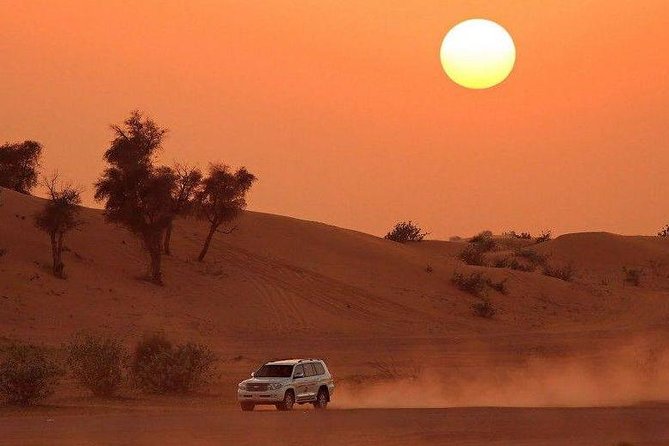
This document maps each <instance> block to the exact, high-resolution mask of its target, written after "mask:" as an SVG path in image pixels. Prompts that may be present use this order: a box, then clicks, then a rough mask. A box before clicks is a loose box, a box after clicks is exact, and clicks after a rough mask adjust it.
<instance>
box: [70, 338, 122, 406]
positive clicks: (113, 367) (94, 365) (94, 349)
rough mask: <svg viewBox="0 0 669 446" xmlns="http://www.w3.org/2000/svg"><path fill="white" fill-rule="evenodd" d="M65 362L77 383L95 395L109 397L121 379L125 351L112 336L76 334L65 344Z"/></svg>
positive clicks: (116, 388)
mask: <svg viewBox="0 0 669 446" xmlns="http://www.w3.org/2000/svg"><path fill="white" fill-rule="evenodd" d="M67 353H68V355H67V363H68V365H69V366H70V369H71V371H72V374H73V375H74V378H75V379H76V380H77V381H78V382H79V384H80V385H82V386H83V387H85V388H86V389H88V390H90V391H91V392H93V394H94V395H97V396H111V395H114V394H115V393H116V391H117V390H118V387H119V385H120V384H121V381H122V380H123V364H124V361H125V359H126V352H125V349H124V348H123V345H122V344H121V342H120V341H119V340H117V339H115V338H112V337H104V336H93V335H78V336H76V337H75V338H74V339H73V340H72V341H71V342H70V343H69V344H68V345H67Z"/></svg>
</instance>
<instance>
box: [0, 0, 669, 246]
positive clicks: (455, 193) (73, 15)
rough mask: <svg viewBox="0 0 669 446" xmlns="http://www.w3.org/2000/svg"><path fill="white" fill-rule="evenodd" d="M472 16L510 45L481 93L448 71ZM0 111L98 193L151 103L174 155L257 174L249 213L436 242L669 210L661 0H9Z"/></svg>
mask: <svg viewBox="0 0 669 446" xmlns="http://www.w3.org/2000/svg"><path fill="white" fill-rule="evenodd" d="M472 17H484V18H489V19H492V20H495V21H497V22H499V23H500V24H502V25H503V26H504V27H505V28H506V29H507V30H509V32H510V33H511V34H512V36H513V38H514V40H515V42H516V46H517V52H518V58H517V62H516V67H515V69H514V71H513V73H512V74H511V76H510V77H509V79H507V80H506V81H505V82H504V83H503V84H501V85H500V86H498V87H495V88H493V89H491V90H484V91H475V90H466V89H463V88H462V87H458V86H456V85H455V84H454V83H452V82H451V81H450V80H449V79H448V78H447V77H446V76H445V75H444V73H443V71H442V69H441V66H440V63H439V46H440V44H441V40H442V38H443V36H444V35H445V33H446V32H447V31H448V29H449V28H450V27H451V26H453V25H454V24H456V23H458V22H460V21H462V20H464V19H467V18H472ZM0 103H1V104H2V105H1V106H0V122H1V123H2V125H1V126H0V141H2V142H4V141H15V140H24V139H36V140H39V141H41V142H42V143H43V144H44V145H45V148H46V154H45V159H44V168H45V171H51V170H53V169H58V170H59V171H60V172H61V174H62V175H63V176H65V177H68V178H71V179H73V180H75V182H77V183H79V184H81V185H83V186H85V187H86V194H85V195H86V199H87V203H88V204H94V203H93V201H92V199H91V196H92V190H93V187H92V185H91V184H92V183H93V182H94V181H95V179H96V177H97V176H98V174H99V173H100V171H101V170H102V168H103V162H102V158H101V157H102V153H103V151H104V150H105V149H106V147H107V144H108V141H109V139H110V137H111V134H110V132H109V128H108V125H109V124H110V123H116V122H120V121H122V120H123V119H124V118H125V117H126V116H127V115H128V113H129V111H130V110H132V109H134V108H139V109H142V110H144V111H146V112H147V113H149V114H150V115H151V116H152V117H154V118H155V119H156V120H157V121H158V122H159V123H160V124H162V125H165V126H167V127H169V128H170V129H171V133H170V135H169V139H168V140H167V142H166V145H165V150H164V152H163V155H162V160H163V161H164V162H168V163H171V162H172V161H173V160H178V161H190V162H195V163H200V164H202V165H206V163H207V162H208V161H224V162H226V163H229V164H232V165H240V164H244V165H246V166H247V167H248V168H249V169H250V170H251V171H253V172H255V173H256V174H257V175H258V176H259V178H260V182H259V183H258V184H257V185H256V186H255V187H254V191H253V193H252V195H251V199H250V209H253V210H259V211H266V212H271V213H277V214H284V215H292V216H296V217H300V218H306V219H311V220H319V221H324V222H327V223H331V224H335V225H338V226H344V227H349V228H354V229H359V230H363V231H366V232H371V233H375V234H380V235H382V234H384V233H385V230H386V229H387V228H389V227H390V226H391V225H392V224H393V223H394V222H395V221H398V220H403V219H413V220H415V221H418V222H419V223H420V224H421V225H423V226H424V227H425V228H426V229H427V230H428V231H430V232H431V233H432V236H433V237H437V238H442V237H447V236H450V235H455V234H459V235H469V234H472V233H474V232H477V231H479V230H482V229H491V230H493V231H495V232H498V231H503V230H507V229H516V230H519V231H520V230H531V231H533V232H536V231H539V230H541V229H552V230H553V231H554V232H557V233H562V232H571V231H586V230H609V231H613V232H620V233H643V234H651V233H655V232H656V231H657V230H658V229H659V228H660V226H662V225H663V224H665V223H669V200H667V198H666V191H668V190H669V175H667V171H668V168H669V153H668V150H667V149H669V111H668V109H669V3H668V2H667V1H666V0H643V1H629V0H600V1H585V0H578V1H565V0H561V1H526V0H519V1H504V0H496V1H494V2H493V1H457V0H435V1H432V0H421V1H414V2H409V1H406V0H365V1H360V0H336V1H334V0H333V1H329V0H328V1H326V0H311V1H307V0H302V1H296V0H292V1H288V0H284V1H279V0H263V1H251V0H239V1H190V2H181V1H173V2H167V1H165V2H163V1H139V2H137V1H105V2H90V1H87V0H80V1H60V0H59V1H56V0H51V1H32V0H26V1H20V2H19V1H11V0H0Z"/></svg>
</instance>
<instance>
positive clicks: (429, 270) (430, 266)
mask: <svg viewBox="0 0 669 446" xmlns="http://www.w3.org/2000/svg"><path fill="white" fill-rule="evenodd" d="M433 271H434V268H432V265H427V266H426V267H425V272H426V273H431V272H433Z"/></svg>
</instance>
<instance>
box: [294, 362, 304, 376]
mask: <svg viewBox="0 0 669 446" xmlns="http://www.w3.org/2000/svg"><path fill="white" fill-rule="evenodd" d="M297 375H302V376H306V375H305V374H304V367H302V365H301V364H300V365H296V366H295V370H293V378H294V377H295V376H297Z"/></svg>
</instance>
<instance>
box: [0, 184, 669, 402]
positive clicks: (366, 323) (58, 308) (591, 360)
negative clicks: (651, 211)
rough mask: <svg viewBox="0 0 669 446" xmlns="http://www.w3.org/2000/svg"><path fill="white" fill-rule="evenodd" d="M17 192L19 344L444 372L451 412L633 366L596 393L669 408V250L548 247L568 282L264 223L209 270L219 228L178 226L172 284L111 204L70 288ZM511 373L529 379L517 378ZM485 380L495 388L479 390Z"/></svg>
mask: <svg viewBox="0 0 669 446" xmlns="http://www.w3.org/2000/svg"><path fill="white" fill-rule="evenodd" d="M2 195H3V202H4V205H3V206H2V207H0V247H2V248H4V249H6V254H5V255H4V256H3V257H2V258H0V321H2V324H0V336H1V337H2V338H1V339H3V340H5V341H9V340H22V341H31V342H41V343H46V344H49V345H59V344H60V343H61V342H63V341H65V340H66V339H67V338H68V337H69V336H70V335H71V334H72V333H74V332H76V331H79V330H82V329H90V330H97V331H106V332H110V333H114V334H116V335H118V336H121V337H123V338H124V339H126V340H127V341H128V342H132V341H134V340H135V339H136V338H137V337H139V336H140V335H141V334H142V333H144V332H146V331H151V330H156V329H163V328H165V329H167V330H168V331H169V333H170V334H171V335H172V336H174V337H177V338H183V339H194V340H197V341H201V342H206V343H208V344H209V345H211V346H212V347H213V348H214V349H215V350H216V351H217V352H219V353H220V354H221V357H222V358H223V359H224V363H223V364H224V367H223V369H224V371H223V376H222V380H223V382H226V383H227V382H230V383H232V382H234V381H236V380H238V379H240V378H242V377H243V376H245V375H246V374H247V373H248V371H249V370H251V368H252V367H254V366H256V365H257V363H259V362H261V361H264V360H265V359H267V358H270V357H279V356H308V355H313V356H321V357H325V358H327V359H328V360H329V361H330V363H331V364H332V367H333V368H334V369H335V371H336V373H337V376H338V378H340V379H341V380H342V381H343V383H344V384H347V383H348V385H350V386H352V388H353V387H354V386H355V385H356V383H359V382H360V380H363V381H364V380H369V379H372V380H374V381H375V382H376V381H378V382H382V381H383V380H385V379H409V380H412V379H415V380H418V381H416V382H422V381H420V380H425V379H428V380H433V378H434V375H435V372H434V371H435V370H437V371H439V373H437V375H439V379H440V380H443V381H444V382H447V383H449V384H448V387H447V389H449V390H451V389H452V388H453V386H459V387H458V389H459V392H460V394H461V395H463V397H462V398H452V396H453V392H452V391H449V392H448V395H450V397H451V399H439V400H438V401H437V402H436V403H435V402H434V401H433V402H432V403H430V405H435V404H436V405H439V404H440V403H443V404H455V405H459V404H464V405H466V403H467V400H468V399H470V400H472V402H479V403H493V402H495V401H497V402H500V403H502V404H504V403H507V404H514V403H517V404H532V400H527V401H525V400H523V399H522V398H520V399H518V398H517V399H516V400H513V399H512V398H511V399H510V396H511V394H513V393H514V392H512V391H510V390H509V389H513V388H516V389H517V388H518V386H519V381H518V379H517V377H518V376H524V378H525V379H529V380H530V381H532V380H534V383H535V384H534V385H535V387H541V386H545V385H547V384H545V383H554V384H555V385H558V384H559V382H555V381H553V380H552V378H553V377H552V376H550V374H551V373H552V372H551V370H552V371H554V370H568V374H569V373H571V374H572V375H571V376H572V378H574V377H583V376H585V375H587V374H588V373H590V372H589V370H591V369H592V368H593V367H595V368H596V367H605V368H606V369H611V370H615V371H614V372H611V373H609V375H610V376H609V375H606V374H605V375H606V376H607V378H606V380H608V381H607V383H608V384H606V385H605V386H603V388H599V389H596V391H592V392H590V393H587V392H586V394H588V395H591V396H592V398H591V400H593V401H594V400H596V401H595V402H602V401H604V399H602V395H603V394H606V388H607V386H609V385H616V386H618V385H619V384H620V383H623V382H624V383H630V382H633V383H634V386H628V387H629V388H630V389H633V390H632V391H630V392H631V393H629V394H624V395H618V394H616V395H615V397H616V398H614V399H615V400H616V401H622V400H626V401H628V400H630V399H634V398H641V399H642V398H652V397H653V396H656V395H657V396H658V397H661V396H663V394H664V391H665V388H667V389H669V386H666V384H667V383H665V382H663V381H662V382H660V381H661V380H660V381H657V382H655V384H653V385H652V386H650V387H648V386H645V385H644V384H643V382H642V383H641V384H638V385H637V381H642V378H641V377H639V376H638V373H641V372H640V371H639V370H641V369H640V368H639V367H641V366H638V364H640V363H641V364H646V365H645V366H647V368H648V370H650V371H648V370H646V369H643V370H642V372H643V373H647V374H648V373H655V372H656V371H657V369H658V367H663V366H664V365H665V364H666V359H665V357H666V355H665V347H666V345H665V344H666V342H665V339H667V337H666V329H667V327H668V324H667V322H668V321H669V291H668V290H669V279H668V278H667V276H668V275H669V241H667V240H664V239H660V238H657V237H627V236H619V235H614V234H606V233H583V234H567V235H563V236H561V237H558V238H557V239H555V240H553V241H550V242H547V243H543V244H540V245H536V246H534V247H532V248H533V249H536V250H537V251H540V252H542V253H544V254H547V255H549V261H550V262H555V263H559V264H563V263H564V264H566V263H571V264H573V265H574V267H575V268H576V277H575V280H574V281H573V282H565V281H561V280H558V279H555V278H552V277H547V276H544V275H543V274H541V273H540V272H521V271H514V270H510V269H498V268H484V267H472V266H467V265H464V264H463V263H462V262H461V261H460V260H458V259H457V254H458V253H459V252H460V250H461V249H462V248H463V247H464V246H465V242H444V241H426V242H423V243H418V244H407V245H402V244H398V243H394V242H391V241H388V240H384V239H381V238H378V237H375V236H372V235H368V234H363V233H360V232H355V231H350V230H346V229H341V228H337V227H333V226H329V225H325V224H321V223H316V222H309V221H304V220H298V219H293V218H288V217H281V216H276V215H268V214H262V213H256V212H246V213H245V214H244V215H243V217H241V218H240V219H239V221H238V222H237V223H236V225H237V226H238V230H236V231H234V232H233V233H232V234H230V235H223V234H221V235H218V236H217V237H216V239H215V241H214V243H213V244H212V248H211V251H210V253H209V256H208V258H207V260H206V261H205V262H204V263H198V262H197V261H195V260H194V258H195V256H196V254H197V252H198V249H199V247H200V243H201V242H202V240H203V238H204V234H205V230H206V228H205V226H204V225H203V224H202V223H199V222H195V221H185V220H180V221H178V222H177V224H176V227H175V231H174V235H173V255H172V256H170V257H166V258H165V265H164V274H165V278H166V285H165V286H164V287H158V286H155V285H152V284H149V283H147V282H145V281H143V280H140V276H142V274H143V273H144V271H145V268H146V265H145V258H144V255H143V253H142V251H141V250H140V248H139V245H138V243H137V241H136V240H135V239H134V238H133V237H132V236H131V235H130V234H128V233H127V232H126V231H125V230H123V229H121V228H118V227H115V226H113V225H109V224H107V223H105V222H104V220H103V216H102V212H101V211H99V210H94V209H85V210H84V211H83V216H84V218H85V220H86V225H85V226H84V227H83V228H82V230H81V231H77V232H75V233H72V234H71V236H70V237H69V239H68V241H67V247H68V252H66V254H65V263H66V273H67V275H68V278H67V280H59V279H56V278H54V277H53V276H52V275H51V274H50V272H49V261H50V257H49V256H50V254H49V250H48V239H47V237H46V236H45V235H44V234H43V233H40V232H39V231H38V230H37V229H36V228H35V227H34V225H33V223H32V215H33V214H34V213H35V211H36V210H37V209H38V208H39V207H40V206H41V205H42V201H41V200H40V199H37V198H34V197H28V196H23V195H19V194H16V193H13V192H11V191H7V190H4V191H3V194H2ZM427 265H430V266H431V268H432V272H427V271H426V267H427ZM623 267H627V268H640V269H643V271H644V272H643V275H642V283H641V286H639V287H635V286H631V285H629V284H626V283H625V282H624V273H623ZM455 270H458V271H463V272H466V271H482V272H483V273H484V274H486V275H488V276H490V277H492V278H495V279H496V280H504V279H506V280H507V285H508V289H509V292H508V294H507V295H502V294H499V293H494V292H493V293H490V296H489V298H490V300H491V301H492V302H493V304H494V305H495V306H496V307H498V309H499V313H498V314H497V315H496V316H495V318H493V319H492V320H486V319H482V318H478V317H475V316H474V315H473V314H472V312H471V308H470V306H471V304H472V303H474V302H476V301H477V300H478V298H476V297H474V296H471V295H468V294H466V293H463V292H462V291H459V290H458V289H456V288H455V287H454V286H453V285H452V284H451V283H450V278H451V275H452V273H453V271H455ZM231 358H236V359H235V360H233V359H231ZM575 361H576V362H575ZM647 363H648V364H650V365H648V364H647ZM612 364H613V365H615V367H612V366H611V365H612ZM645 366H644V367H645ZM642 368H643V367H642ZM519 370H521V371H523V370H524V371H525V373H526V375H518V373H519ZM574 370H576V372H575V371H574ZM509 374H512V375H513V377H514V378H513V379H511V378H509V379H507V378H508V376H509ZM527 374H531V375H532V376H528V375H527ZM603 376H604V375H603ZM504 377H507V378H504ZM446 378H447V379H446ZM500 379H502V380H505V379H506V382H507V383H511V382H513V383H514V384H513V385H514V386H516V387H512V386H511V387H509V388H508V389H507V390H506V391H501V392H500V391H497V390H499V389H497V390H494V389H493V390H494V391H489V390H485V392H484V395H486V396H487V399H486V398H479V399H478V400H477V398H475V397H474V396H473V395H475V394H476V392H478V391H479V390H480V389H481V388H484V389H489V387H490V386H489V385H488V384H489V383H490V382H499V380H500ZM576 379H577V378H576ZM644 379H645V378H644ZM472 381H476V382H479V383H484V385H483V387H471V388H469V389H467V388H465V387H466V386H467V385H470V384H471V383H472ZM586 381H588V382H590V381H592V380H590V379H589V378H588V379H587V380H586ZM644 382H645V381H644ZM407 385H408V384H407ZM509 385H510V384H509ZM463 386H464V387H463ZM586 386H589V387H588V389H591V387H592V386H591V385H590V384H586ZM224 392H227V390H226V391H224ZM375 392H377V393H378V390H375ZM479 394H480V393H479ZM516 394H517V392H516ZM226 395H227V396H226V398H228V397H229V398H231V397H232V393H230V394H227V393H226ZM554 396H555V397H554V398H553V399H551V398H550V395H548V396H546V395H545V394H542V395H541V397H540V398H538V400H537V403H545V404H548V403H550V402H551V401H552V402H554V403H556V404H563V403H564V404H569V403H570V402H574V403H575V404H576V403H578V404H580V403H583V402H587V401H582V400H573V399H569V398H563V396H564V395H561V394H560V391H559V388H558V390H557V391H556V392H554ZM586 399H587V398H586ZM383 404H385V403H383ZM370 405H372V406H373V405H374V399H373V398H372V402H371V403H370Z"/></svg>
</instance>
